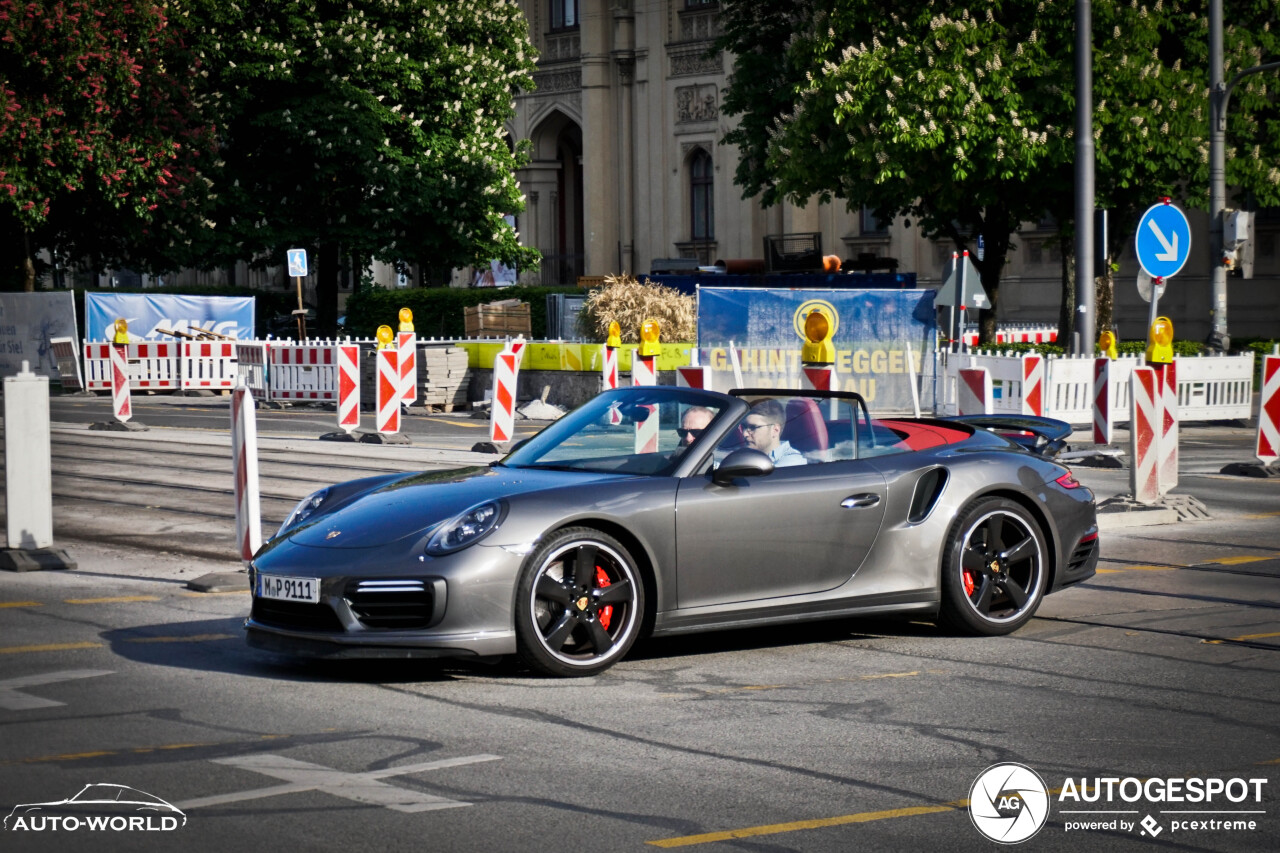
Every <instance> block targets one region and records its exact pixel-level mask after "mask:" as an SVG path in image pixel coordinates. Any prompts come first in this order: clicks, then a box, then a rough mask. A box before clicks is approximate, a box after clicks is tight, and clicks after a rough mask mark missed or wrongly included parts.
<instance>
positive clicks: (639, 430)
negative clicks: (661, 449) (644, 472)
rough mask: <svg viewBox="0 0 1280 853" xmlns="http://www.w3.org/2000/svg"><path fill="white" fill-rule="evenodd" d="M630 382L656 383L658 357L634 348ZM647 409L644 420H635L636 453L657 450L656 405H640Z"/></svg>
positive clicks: (640, 383)
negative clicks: (647, 412) (646, 415)
mask: <svg viewBox="0 0 1280 853" xmlns="http://www.w3.org/2000/svg"><path fill="white" fill-rule="evenodd" d="M631 384H632V385H657V384H658V357H657V356H656V355H640V351H639V350H636V351H635V352H634V353H632V355H631ZM639 408H642V409H648V410H649V415H648V417H646V418H645V419H644V420H637V421H636V453H657V452H658V431H659V428H660V426H659V421H660V420H661V418H659V417H658V407H657V406H640V407H639Z"/></svg>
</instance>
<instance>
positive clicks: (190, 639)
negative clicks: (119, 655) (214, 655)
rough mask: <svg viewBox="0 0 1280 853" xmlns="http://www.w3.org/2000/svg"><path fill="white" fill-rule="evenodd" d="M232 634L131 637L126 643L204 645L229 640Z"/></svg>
mask: <svg viewBox="0 0 1280 853" xmlns="http://www.w3.org/2000/svg"><path fill="white" fill-rule="evenodd" d="M234 638H235V635H234V634H189V635H187V636H185V637H132V638H130V639H128V640H125V642H126V643H204V642H208V641H209V640H231V639H234Z"/></svg>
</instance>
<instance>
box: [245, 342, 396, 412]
mask: <svg viewBox="0 0 1280 853" xmlns="http://www.w3.org/2000/svg"><path fill="white" fill-rule="evenodd" d="M333 350H334V348H333V347H332V346H331V345H328V344H283V343H282V344H275V343H273V344H272V345H271V355H270V360H271V371H270V379H271V386H270V387H271V399H272V400H322V401H326V402H330V403H332V402H336V401H337V399H338V377H337V370H338V365H337V358H336V357H335V356H334V353H333ZM397 381H399V379H398V377H397Z"/></svg>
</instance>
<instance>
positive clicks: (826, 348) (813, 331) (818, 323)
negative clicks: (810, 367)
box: [800, 308, 836, 364]
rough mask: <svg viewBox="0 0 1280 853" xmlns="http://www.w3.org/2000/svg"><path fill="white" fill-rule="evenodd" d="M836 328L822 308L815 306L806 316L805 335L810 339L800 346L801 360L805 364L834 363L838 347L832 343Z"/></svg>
mask: <svg viewBox="0 0 1280 853" xmlns="http://www.w3.org/2000/svg"><path fill="white" fill-rule="evenodd" d="M833 332H834V329H832V326H831V319H830V318H829V317H827V315H826V314H825V313H823V311H822V309H821V308H814V309H813V310H812V311H810V312H809V314H808V315H807V316H806V317H805V318H804V336H805V337H806V338H807V339H808V340H806V341H805V343H804V346H802V347H801V348H800V360H801V361H802V362H804V363H805V364H834V363H835V360H836V347H835V344H833V343H831V335H832V334H833Z"/></svg>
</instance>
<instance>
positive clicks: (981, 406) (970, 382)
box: [956, 367, 995, 415]
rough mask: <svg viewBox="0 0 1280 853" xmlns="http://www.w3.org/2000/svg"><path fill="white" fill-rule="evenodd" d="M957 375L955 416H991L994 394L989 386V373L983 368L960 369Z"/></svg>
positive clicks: (993, 410)
mask: <svg viewBox="0 0 1280 853" xmlns="http://www.w3.org/2000/svg"><path fill="white" fill-rule="evenodd" d="M959 375H960V382H959V384H958V385H956V414H959V415H990V414H993V413H994V412H995V402H994V398H995V394H994V392H993V389H992V385H991V371H989V370H987V369H986V368H985V367H962V368H960V374H959Z"/></svg>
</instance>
